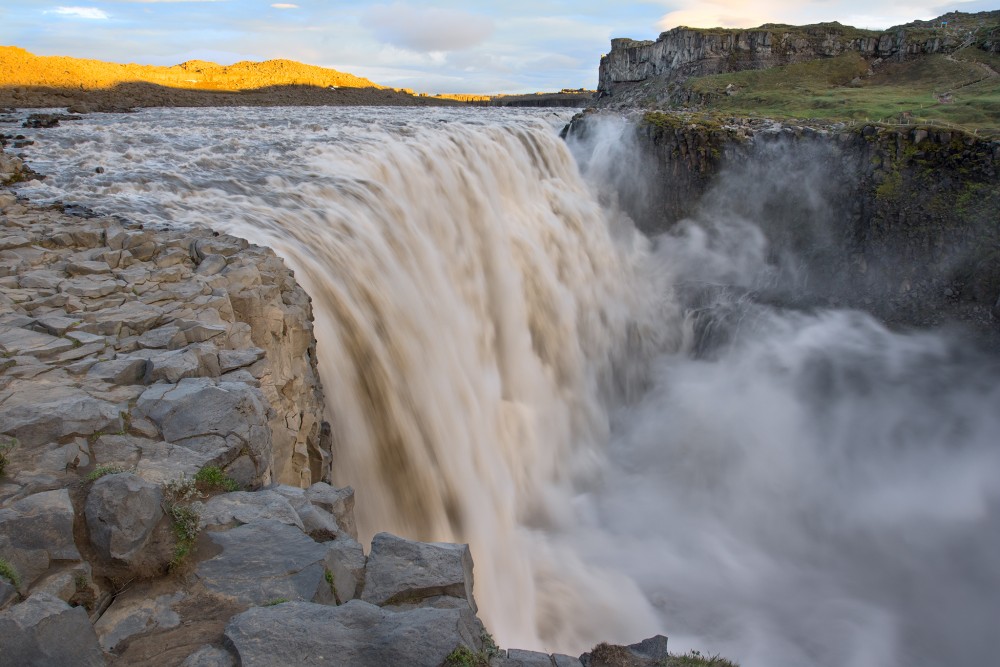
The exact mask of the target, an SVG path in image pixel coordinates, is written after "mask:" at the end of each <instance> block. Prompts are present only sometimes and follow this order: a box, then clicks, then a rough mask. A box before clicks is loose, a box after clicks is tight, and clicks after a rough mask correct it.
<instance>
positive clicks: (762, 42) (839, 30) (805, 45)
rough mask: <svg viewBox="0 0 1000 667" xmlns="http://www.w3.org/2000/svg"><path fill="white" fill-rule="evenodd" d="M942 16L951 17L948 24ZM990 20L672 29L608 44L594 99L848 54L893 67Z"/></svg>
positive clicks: (950, 44)
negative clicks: (881, 27)
mask: <svg viewBox="0 0 1000 667" xmlns="http://www.w3.org/2000/svg"><path fill="white" fill-rule="evenodd" d="M949 17H951V18H953V20H952V21H950V22H949V21H948V19H949ZM959 17H961V18H959ZM998 20H1000V12H982V13H980V14H972V15H969V14H954V15H945V16H942V17H940V19H936V20H935V21H916V22H913V23H910V24H907V25H903V26H897V27H895V28H890V29H889V30H886V31H884V32H880V31H872V30H860V29H857V28H853V27H850V26H844V25H841V24H839V23H836V22H833V23H820V24H816V25H811V26H790V25H778V24H765V25H762V26H760V27H759V28H752V29H748V30H728V29H723V28H711V29H702V28H689V27H685V26H680V27H677V28H674V29H672V30H669V31H667V32H663V33H661V34H660V36H659V37H657V38H656V40H643V41H637V40H632V39H626V38H619V39H612V40H611V51H610V52H608V53H607V54H606V55H605V56H603V57H602V58H601V64H600V72H599V82H598V92H599V94H600V95H602V96H620V95H621V94H622V92H623V91H627V90H628V89H629V88H630V87H632V86H634V85H635V84H638V83H642V82H650V81H654V80H655V81H657V82H658V83H659V84H660V85H666V86H669V85H670V84H675V83H680V82H682V81H684V80H685V79H688V78H690V77H696V76H706V75H711V74H721V73H725V72H738V71H743V70H759V69H767V68H770V67H778V66H782V65H789V64H793V63H800V62H805V61H808V60H814V59H816V58H830V57H834V56H838V55H841V54H843V53H846V52H850V51H854V52H857V53H859V54H861V55H862V56H864V57H865V58H866V59H875V58H882V59H895V60H902V59H904V58H907V57H912V56H917V55H921V54H931V53H947V52H950V51H953V50H955V49H957V48H959V47H961V46H963V45H968V44H969V39H970V38H971V37H972V36H973V35H975V28H972V27H971V26H973V25H975V26H976V27H978V26H979V25H980V24H985V23H990V22H992V23H996V22H997V21H998ZM956 21H957V22H956ZM949 26H950V27H949ZM983 44H984V45H986V46H984V48H986V49H987V50H991V49H993V48H994V45H995V44H996V39H995V38H993V37H990V36H989V35H987V36H986V37H985V38H984V41H983ZM630 101H631V102H633V103H635V102H636V101H637V100H630Z"/></svg>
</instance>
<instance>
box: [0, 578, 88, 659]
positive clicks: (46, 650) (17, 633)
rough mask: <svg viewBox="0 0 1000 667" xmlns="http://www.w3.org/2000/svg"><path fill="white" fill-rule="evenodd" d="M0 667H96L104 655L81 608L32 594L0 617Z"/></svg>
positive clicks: (53, 598)
mask: <svg viewBox="0 0 1000 667" xmlns="http://www.w3.org/2000/svg"><path fill="white" fill-rule="evenodd" d="M0 637H2V638H3V644H2V647H3V648H2V650H0V667H98V666H99V665H105V664H106V663H105V661H104V654H103V653H101V647H100V644H98V642H97V634H96V633H95V632H94V626H92V625H91V624H90V620H89V619H88V618H87V612H86V611H84V609H83V608H82V607H70V606H69V605H68V604H66V603H65V602H63V601H62V600H60V599H59V598H57V597H54V596H52V595H49V594H48V593H36V594H34V595H32V596H31V597H30V598H28V599H27V600H25V601H24V602H22V603H21V604H19V605H15V606H13V607H11V608H10V609H8V610H7V611H5V612H3V613H2V614H0Z"/></svg>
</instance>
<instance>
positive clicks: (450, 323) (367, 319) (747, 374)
mask: <svg viewBox="0 0 1000 667" xmlns="http://www.w3.org/2000/svg"><path fill="white" fill-rule="evenodd" d="M324 113H325V114H327V115H326V116H325V117H323V119H322V120H320V119H319V118H317V116H316V115H315V112H311V113H308V114H307V113H301V114H298V115H296V114H294V113H292V112H290V111H289V110H247V111H246V112H243V114H242V115H238V116H234V114H233V112H232V111H229V112H227V113H226V114H225V115H223V114H222V113H220V112H217V111H212V110H206V111H199V112H193V111H190V110H187V111H181V110H147V111H143V112H140V113H138V114H130V115H126V116H114V115H97V116H88V117H86V118H84V119H83V120H82V121H74V123H72V124H71V123H64V124H63V126H61V127H59V128H55V129H49V130H44V131H39V132H36V133H33V135H32V138H33V140H34V141H35V142H36V143H35V144H34V145H32V146H31V147H30V152H29V153H28V157H29V159H30V161H31V164H32V165H34V167H35V168H36V169H37V170H39V171H42V172H44V173H47V174H48V175H49V176H48V178H46V180H44V181H41V182H33V183H29V184H27V185H23V186H21V187H20V188H19V191H21V192H24V193H26V194H30V196H31V197H32V199H33V200H35V201H37V202H40V203H44V202H46V201H52V200H54V199H61V200H64V201H65V200H66V199H69V198H72V200H73V201H76V202H80V203H82V204H84V205H88V206H94V207H98V208H99V209H100V210H101V212H102V213H105V214H107V213H120V214H123V215H125V214H127V215H128V216H130V217H141V219H142V220H143V221H144V222H145V224H146V225H147V226H150V227H152V228H156V227H159V226H165V225H168V226H170V227H171V228H177V227H178V226H179V227H181V228H184V227H186V226H192V225H200V224H211V226H212V227H214V228H216V229H219V230H225V231H228V232H230V233H233V234H237V235H239V236H244V237H246V238H249V239H251V240H252V241H254V242H257V243H262V244H265V245H267V246H269V247H272V248H274V249H275V251H276V252H277V253H279V254H280V255H281V256H282V257H283V258H285V260H286V261H287V262H289V264H290V266H292V267H293V268H294V270H295V276H296V279H297V280H298V281H299V282H300V283H301V284H302V286H303V287H304V288H305V290H306V291H307V292H308V293H309V294H310V295H311V296H312V301H313V308H314V310H315V314H316V335H317V338H318V340H319V345H318V347H317V351H318V365H319V370H320V374H321V376H322V378H323V384H324V388H325V393H326V397H327V405H328V407H329V409H330V415H331V417H332V419H331V427H332V441H333V460H334V478H335V479H336V480H337V481H338V482H340V483H350V484H352V485H355V486H356V487H357V489H358V504H357V511H358V521H359V529H360V530H359V538H360V540H361V541H362V542H363V543H364V542H367V540H368V539H370V537H371V535H372V534H373V533H374V532H376V531H379V530H389V531H390V532H396V533H399V534H402V535H404V536H407V537H411V538H416V539H424V540H447V541H463V542H468V543H469V544H470V546H471V550H472V556H473V558H474V560H475V563H476V571H475V573H476V579H475V582H476V588H475V591H476V601H477V602H478V606H479V610H480V615H481V617H482V618H483V620H484V622H485V624H486V626H487V628H488V629H489V630H490V631H491V632H493V633H494V634H495V636H496V637H497V639H498V641H499V642H500V643H501V644H502V645H507V646H518V647H522V648H528V649H541V650H545V651H563V652H569V653H579V652H580V651H583V650H585V649H587V648H589V647H590V646H592V645H593V644H594V643H595V642H597V641H599V640H610V641H619V642H624V643H628V642H632V641H635V640H637V639H639V638H640V637H645V636H649V635H652V634H655V633H657V632H663V633H665V634H667V633H669V634H670V635H671V641H672V643H673V645H674V647H675V648H679V649H681V650H686V649H688V648H691V649H695V648H697V649H700V650H711V651H713V652H714V651H719V652H723V653H725V654H727V655H732V656H735V657H737V658H738V659H739V660H740V663H741V664H743V665H765V664H767V665H793V664H803V663H807V664H815V665H840V664H858V665H867V664H883V665H894V664H899V665H902V664H927V665H932V664H940V662H941V661H942V660H945V659H948V658H946V656H951V657H954V656H956V655H958V656H963V658H962V659H964V660H968V661H974V660H976V659H981V658H982V657H983V656H985V655H988V651H989V650H990V649H989V646H988V645H987V644H984V643H980V642H979V641H978V639H977V638H984V639H985V638H986V637H988V633H985V632H982V630H983V629H984V628H983V627H982V626H981V625H980V626H977V625H976V623H977V619H979V621H981V622H982V623H987V622H988V619H990V618H993V617H995V614H996V611H997V610H996V608H995V601H994V599H993V596H992V595H990V594H989V591H990V590H992V589H991V586H992V585H993V583H995V577H996V570H995V568H994V567H993V565H992V559H991V557H990V554H991V553H992V550H993V549H994V548H995V546H996V545H995V544H993V542H992V540H993V538H992V537H991V536H992V535H995V534H996V532H995V530H992V529H991V526H994V525H995V522H996V520H997V518H996V511H995V509H996V507H995V498H996V486H995V481H994V480H993V478H992V476H991V475H990V474H989V471H990V470H992V469H993V465H995V464H996V457H997V452H996V448H995V447H994V446H993V437H992V434H993V433H995V432H997V428H998V426H1000V425H998V424H997V417H996V412H995V411H994V410H991V409H990V407H989V406H991V405H995V404H996V400H997V398H998V396H997V394H996V391H997V389H996V387H997V384H996V382H995V379H996V374H997V372H998V369H997V363H996V357H995V353H993V352H990V351H989V350H990V348H989V347H983V344H981V343H976V342H975V336H970V337H963V335H962V334H961V333H958V332H949V331H946V330H926V331H913V332H906V331H892V330H890V329H887V328H886V327H885V325H884V324H882V323H880V322H879V321H878V320H876V319H874V318H873V317H871V316H870V315H867V314H865V313H864V312H862V311H858V310H849V309H845V308H844V307H843V306H838V305H831V304H829V303H825V302H823V303H817V302H816V299H813V298H811V297H810V298H806V299H800V300H796V299H795V298H792V297H791V296H789V295H792V296H794V295H795V294H797V293H798V287H799V286H800V285H802V284H804V283H808V282H809V281H808V280H806V278H807V277H808V272H806V273H802V271H804V270H807V269H808V259H809V258H808V253H806V257H805V259H803V257H802V256H796V255H795V253H796V252H797V251H801V250H803V249H805V250H806V251H808V250H809V248H810V246H809V245H808V244H806V245H801V244H800V245H796V244H794V243H790V244H785V245H781V244H778V245H776V246H775V248H773V249H772V248H771V244H770V239H771V238H772V237H770V236H769V234H773V233H774V232H775V231H776V230H774V229H767V228H764V227H762V226H761V224H760V223H766V222H767V219H766V218H760V219H755V218H754V217H753V216H752V215H751V212H752V211H750V212H748V211H747V210H745V209H744V210H741V211H739V215H734V214H733V213H732V210H733V208H732V207H733V205H734V202H736V203H741V204H742V205H744V206H749V205H752V204H753V203H754V196H755V194H756V193H772V195H773V196H779V195H780V194H781V193H782V192H790V193H794V194H795V195H796V196H795V197H791V198H790V200H789V201H790V202H791V203H790V204H788V205H791V204H794V205H795V207H797V209H796V210H805V211H806V213H808V214H809V215H807V216H801V217H794V218H793V217H792V216H791V215H789V216H788V217H786V218H782V217H781V216H778V217H776V218H775V220H784V221H786V222H787V221H789V220H801V219H807V218H810V216H811V217H812V218H818V220H819V221H822V220H824V219H835V218H836V212H838V211H840V210H842V209H840V208H838V207H839V206H840V204H841V202H840V200H839V194H838V193H839V192H840V191H839V190H838V189H837V187H834V186H837V184H838V182H837V181H834V182H833V184H832V186H831V187H830V188H829V189H825V186H826V185H827V183H826V180H825V179H824V177H823V176H824V174H825V169H826V165H829V164H830V162H828V161H825V160H823V159H818V160H816V161H814V162H810V161H809V159H810V158H813V157H814V156H813V155H812V153H809V154H806V155H805V156H804V157H803V156H799V157H798V158H796V156H795V155H794V154H793V155H792V156H791V159H793V162H794V161H795V159H799V160H800V161H803V160H804V161H805V163H806V164H813V165H814V168H815V169H814V171H813V172H810V171H808V170H806V171H804V172H803V171H802V170H801V168H799V170H798V171H795V170H792V171H791V173H795V174H797V176H798V177H797V178H796V179H795V181H794V188H792V187H790V186H786V185H784V184H785V182H786V180H787V179H788V174H789V173H790V171H789V169H788V168H787V165H786V164H785V162H784V160H785V159H786V158H780V157H775V158H774V159H773V160H772V161H770V162H769V161H762V160H755V161H754V164H758V165H760V166H761V167H762V169H760V170H751V171H750V172H748V173H742V174H741V173H740V172H739V171H738V170H736V171H733V170H732V169H730V170H728V171H726V170H723V171H721V172H720V174H721V176H720V177H719V178H717V179H712V178H708V177H706V182H707V183H708V184H709V185H707V186H706V189H705V191H704V195H703V197H702V199H701V202H702V206H701V210H700V212H697V213H692V215H691V216H690V217H688V218H687V219H686V220H687V221H686V222H681V223H680V224H679V225H678V226H677V227H676V228H675V229H674V230H673V232H672V233H670V234H666V235H660V236H657V237H655V238H654V239H653V241H652V242H651V241H650V240H648V239H646V238H645V237H643V236H642V235H641V234H639V233H638V232H637V231H636V230H635V229H634V227H633V226H632V223H631V222H630V220H629V219H628V218H627V217H625V216H624V215H623V214H622V213H621V212H618V207H617V206H616V205H615V199H616V195H615V193H614V192H613V189H614V188H613V186H614V185H615V183H622V182H629V181H627V176H628V172H627V170H626V169H624V168H623V167H627V166H628V165H629V164H630V163H629V161H628V158H629V157H632V158H634V157H635V156H636V155H641V144H635V143H634V138H635V137H636V136H640V137H641V132H640V133H638V135H637V134H636V133H635V128H636V127H637V126H636V125H631V124H627V123H622V122H621V121H619V120H616V119H613V118H605V119H601V118H600V117H598V116H593V117H588V118H587V120H586V123H587V126H588V130H587V132H586V133H582V132H581V133H580V135H579V136H577V132H576V131H572V132H571V133H570V135H569V137H568V143H567V144H563V143H562V142H561V141H560V140H559V138H558V137H557V133H558V132H559V131H560V130H561V129H562V128H563V126H564V125H565V123H566V122H567V121H568V120H569V119H570V116H569V115H568V114H563V115H559V114H556V115H552V114H551V112H543V113H541V114H539V113H538V112H513V111H505V112H502V111H492V112H486V113H483V112H482V111H480V112H477V113H469V112H467V111H462V110H442V111H436V112H433V114H431V115H427V116H423V117H422V118H420V119H415V118H413V117H406V116H402V115H401V113H400V112H398V111H392V110H366V111H364V112H363V113H358V112H351V111H349V110H335V109H330V110H327V111H325V112H324ZM277 114H280V118H281V122H277V119H278V116H277ZM373 121H374V122H373ZM263 128H266V131H265V132H261V130H262V129H263ZM209 135H211V136H213V137H215V138H214V139H212V140H211V141H209V140H207V139H206V137H207V136H209ZM671 136H675V137H679V136H685V133H684V132H681V133H680V134H678V135H671ZM698 136H699V135H698V133H692V134H690V135H689V136H686V139H685V141H690V142H695V143H696V142H697V141H699V139H698ZM833 142H834V143H836V142H837V140H836V139H835V138H834V139H833ZM751 144H753V141H751ZM790 145H792V146H799V145H802V146H804V145H807V144H806V143H805V142H803V143H802V144H795V143H792V144H790ZM774 146H779V147H780V146H783V144H780V143H778V144H773V143H772V142H770V141H769V140H768V138H767V137H766V136H762V137H761V147H760V148H753V146H751V147H750V148H749V149H748V150H751V151H754V150H762V151H765V152H766V151H768V150H774ZM769 147H770V148H769ZM809 150H810V151H812V150H821V149H817V148H816V147H812V148H810V149H809ZM621 151H625V153H624V154H623V153H622V152H621ZM629 151H635V152H631V153H630V152H629ZM695 152H696V153H697V151H695ZM671 154H672V153H671ZM574 156H575V157H574ZM709 156H710V154H709ZM179 157H180V158H181V160H178V158H179ZM823 157H824V156H823V155H822V153H821V154H820V158H823ZM635 164H636V166H637V167H638V171H640V172H641V171H644V170H645V171H651V170H650V169H649V167H648V163H645V166H644V165H643V164H642V163H639V162H636V163H635ZM578 165H579V167H578ZM98 166H100V167H102V169H103V171H102V172H101V173H95V169H96V168H97V167H98ZM578 169H582V172H583V174H584V176H585V178H586V179H588V180H582V179H581V176H580V175H579V172H578ZM816 172H818V173H816ZM810 173H814V174H815V175H814V176H813V177H812V178H810V177H809V174H810ZM622 179H626V180H624V181H623V180H622ZM588 181H589V182H588ZM630 182H631V183H632V184H633V185H635V184H637V183H639V182H640V181H639V180H634V181H630ZM783 188H784V189H783ZM592 192H593V194H592ZM802 193H807V194H808V196H807V197H804V198H802V197H800V196H799V195H801V194H802ZM617 199H618V201H619V202H623V203H624V204H626V205H627V204H628V203H629V201H630V199H631V200H633V201H634V200H635V197H631V198H629V197H622V196H617ZM654 201H655V200H654ZM602 202H603V203H602ZM724 204H729V206H728V207H727V206H725V205H724ZM662 205H664V206H667V205H668V202H664V203H663V204H662ZM758 205H759V206H760V207H761V209H762V210H764V211H772V210H774V209H775V204H774V203H773V202H770V203H769V202H768V201H767V200H763V201H762V202H758ZM751 208H752V206H751ZM779 209H780V207H779ZM824 214H829V215H830V216H831V218H823V217H822V215H824ZM777 231H779V232H781V231H784V232H786V233H790V232H791V231H794V230H788V229H787V228H786V229H784V230H781V229H779V230H777ZM777 240H779V241H780V240H781V239H780V238H779V239H777ZM921 247H923V245H922V244H921ZM823 296H824V298H827V296H829V295H827V294H824V295H823ZM990 305H992V304H986V305H983V306H982V307H980V306H978V305H976V304H975V303H973V306H974V307H973V310H975V312H977V313H979V315H983V317H986V318H987V320H984V322H991V321H990V320H988V318H989V306H990ZM983 309H985V311H984V310H983ZM984 312H985V315H984V314H983V313H984ZM975 322H976V321H974V328H975V327H980V328H981V326H989V325H988V324H982V323H979V324H976V323H975ZM992 326H995V325H992ZM981 330H982V331H986V329H982V328H981ZM359 445H360V446H359ZM792 499H794V502H790V501H791V500H792ZM874 509H877V510H878V511H873V510H874ZM956 549H960V550H961V552H962V554H963V559H962V567H961V568H956V567H954V561H953V553H954V550H956ZM903 554H906V557H905V558H904V557H903ZM942 600H943V601H944V605H943V606H942V604H941V601H942ZM282 606H284V605H281V606H279V607H277V608H276V609H281V607H282ZM289 609H290V610H292V609H293V608H291V607H290V608H289ZM275 613H277V612H275ZM977 628H978V629H977Z"/></svg>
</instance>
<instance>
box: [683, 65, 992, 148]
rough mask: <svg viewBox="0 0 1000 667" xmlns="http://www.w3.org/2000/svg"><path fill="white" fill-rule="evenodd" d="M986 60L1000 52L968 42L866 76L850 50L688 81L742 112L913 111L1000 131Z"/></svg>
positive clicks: (711, 100) (860, 115)
mask: <svg viewBox="0 0 1000 667" xmlns="http://www.w3.org/2000/svg"><path fill="white" fill-rule="evenodd" d="M986 67H990V68H992V69H997V68H1000V56H997V55H994V54H989V53H986V52H984V51H981V50H979V49H974V48H968V49H963V50H962V51H960V52H958V53H957V54H956V55H955V56H953V57H952V58H948V57H946V56H944V55H940V54H933V55H927V56H922V57H920V58H916V59H914V60H908V61H905V62H898V63H896V62H893V63H884V64H882V65H881V66H879V68H878V71H877V72H876V73H875V74H873V75H872V76H867V72H868V63H867V61H865V59H864V58H862V57H861V55H860V54H858V53H856V52H849V53H844V54H842V55H840V56H836V57H834V58H819V59H816V60H810V61H808V62H804V63H796V64H792V65H785V66H782V67H772V68H770V69H765V70H751V71H742V72H730V73H726V74H716V75H712V76H704V77H697V78H693V79H690V80H688V81H687V82H686V84H685V85H686V86H687V87H688V88H690V90H692V91H693V92H695V93H697V94H698V95H700V96H701V98H702V99H703V100H704V106H705V108H706V109H711V110H715V111H725V112H727V113H732V114H735V115H742V116H763V117H769V118H779V119H810V120H821V121H830V122H845V121H884V122H898V121H899V120H900V119H901V118H902V117H904V116H906V117H907V119H908V120H909V121H910V122H911V123H914V124H916V123H924V124H941V125H948V124H951V125H955V126H958V128H959V129H964V130H967V131H970V132H977V131H978V132H980V133H986V134H991V133H1000V79H998V78H997V77H990V76H989V75H988V70H987V69H985V68H986ZM727 87H728V91H727ZM907 115H908V116H907Z"/></svg>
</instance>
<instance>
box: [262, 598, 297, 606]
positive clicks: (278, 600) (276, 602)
mask: <svg viewBox="0 0 1000 667" xmlns="http://www.w3.org/2000/svg"><path fill="white" fill-rule="evenodd" d="M286 602H291V600H289V599H288V598H275V599H274V600H271V601H270V602H265V603H264V605H263V606H265V607H274V606H277V605H279V604H285V603H286Z"/></svg>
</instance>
